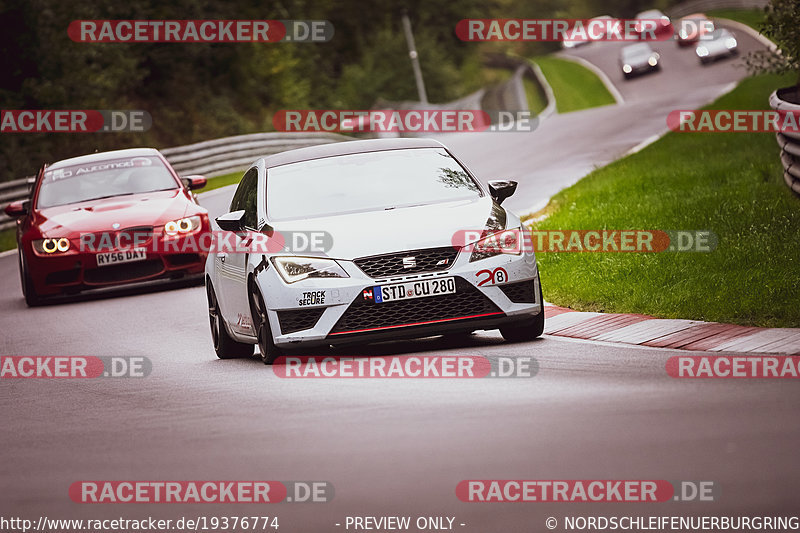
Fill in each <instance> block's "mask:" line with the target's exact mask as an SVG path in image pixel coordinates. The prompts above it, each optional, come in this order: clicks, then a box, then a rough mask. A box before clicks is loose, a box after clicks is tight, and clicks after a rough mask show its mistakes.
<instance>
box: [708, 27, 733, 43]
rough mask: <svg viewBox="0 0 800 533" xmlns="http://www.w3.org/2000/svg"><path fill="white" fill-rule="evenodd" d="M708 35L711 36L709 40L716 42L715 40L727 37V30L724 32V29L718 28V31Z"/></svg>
mask: <svg viewBox="0 0 800 533" xmlns="http://www.w3.org/2000/svg"><path fill="white" fill-rule="evenodd" d="M709 35H710V36H711V40H713V41H716V40H717V39H722V38H723V37H728V35H729V33H728V30H726V29H725V28H720V29H718V30H714V31H712V32H711V33H710V34H709Z"/></svg>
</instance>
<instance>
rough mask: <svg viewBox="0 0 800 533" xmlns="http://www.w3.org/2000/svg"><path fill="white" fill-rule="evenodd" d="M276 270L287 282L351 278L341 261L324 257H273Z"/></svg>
mask: <svg viewBox="0 0 800 533" xmlns="http://www.w3.org/2000/svg"><path fill="white" fill-rule="evenodd" d="M272 262H273V264H274V265H275V270H277V271H278V274H280V275H281V277H282V278H283V281H285V282H286V283H294V282H296V281H301V280H304V279H306V278H349V277H350V276H348V275H347V272H345V271H344V269H343V268H342V267H340V266H339V263H337V262H336V261H334V260H333V259H325V258H322V257H294V256H288V257H273V258H272Z"/></svg>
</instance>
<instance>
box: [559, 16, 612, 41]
mask: <svg viewBox="0 0 800 533" xmlns="http://www.w3.org/2000/svg"><path fill="white" fill-rule="evenodd" d="M613 20H615V19H614V17H611V16H609V15H600V16H599V17H592V18H591V19H589V22H588V24H591V23H592V21H601V22H603V24H602V25H601V27H602V30H601V31H600V32H599V35H597V36H595V37H599V38H594V39H593V38H592V36H591V35H588V34H587V39H580V40H571V39H564V40H563V41H562V42H561V46H562V48H565V49H569V48H575V47H578V46H583V45H585V44H589V43H591V42H592V41H599V40H602V39H604V38H605V36H606V31H605V29H606V25H607V24H608V22H606V21H613ZM587 31H588V26H587Z"/></svg>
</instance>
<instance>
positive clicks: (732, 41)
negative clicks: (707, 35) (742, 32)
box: [725, 37, 738, 49]
mask: <svg viewBox="0 0 800 533" xmlns="http://www.w3.org/2000/svg"><path fill="white" fill-rule="evenodd" d="M737 44H738V43H737V42H736V39H734V38H733V37H729V38H728V39H727V40H726V41H725V46H727V47H728V49H730V48H736V45H737Z"/></svg>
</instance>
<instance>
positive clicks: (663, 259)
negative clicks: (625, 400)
mask: <svg viewBox="0 0 800 533" xmlns="http://www.w3.org/2000/svg"><path fill="white" fill-rule="evenodd" d="M792 81H793V80H792V79H790V78H789V77H779V76H775V75H762V76H757V77H751V78H747V79H745V80H744V81H743V82H742V83H741V84H740V85H739V86H738V87H737V88H736V89H735V90H734V91H732V92H731V93H729V94H728V95H726V96H723V97H722V98H720V99H719V100H717V101H716V102H714V103H713V104H711V105H710V106H708V107H709V108H710V109H765V108H767V107H768V105H767V97H768V95H769V93H770V92H771V91H773V90H774V89H775V88H776V87H782V86H786V85H790V84H791V82H792ZM778 154H779V149H778V146H777V143H776V142H775V136H774V135H772V134H769V133H669V134H667V135H666V136H664V137H663V138H662V139H661V140H659V141H657V142H655V143H653V144H652V145H650V146H648V147H647V148H645V149H644V150H642V151H641V152H639V153H636V154H634V155H631V156H629V157H626V158H624V159H621V160H619V161H617V162H615V163H612V164H611V165H608V166H606V167H604V168H602V169H599V170H596V171H594V172H592V173H591V174H589V176H587V177H586V178H584V179H583V180H581V181H580V182H578V183H577V184H575V185H573V186H572V187H570V188H568V189H565V190H563V191H561V192H560V193H558V194H557V195H555V196H554V197H553V199H552V200H551V202H550V204H549V205H548V207H547V208H546V210H545V213H546V214H548V216H547V218H545V219H544V220H541V221H540V222H538V223H537V224H536V225H535V226H536V227H535V229H538V230H546V229H564V230H567V229H570V230H571V229H648V230H650V229H663V230H710V231H713V232H714V233H715V234H716V235H717V236H718V239H719V241H718V242H719V244H718V246H717V248H716V250H715V251H713V252H710V253H686V252H684V253H679V252H662V253H639V254H637V253H624V254H623V253H546V252H542V253H540V254H539V256H538V258H539V265H540V268H541V270H542V280H543V281H542V283H543V287H544V293H545V298H546V299H547V300H548V301H551V302H553V303H555V304H558V305H562V306H568V307H571V308H573V309H578V310H582V311H605V312H622V313H643V314H648V315H653V316H657V317H665V318H686V319H697V320H707V321H719V322H728V323H737V324H746V325H756V326H768V327H786V326H793V327H798V326H800V305H798V295H800V246H798V245H797V243H798V242H800V198H797V197H796V196H794V195H793V194H792V193H791V191H790V190H789V189H788V188H787V187H786V185H785V184H784V182H783V177H782V176H783V174H782V167H781V164H780V161H779V158H778Z"/></svg>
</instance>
